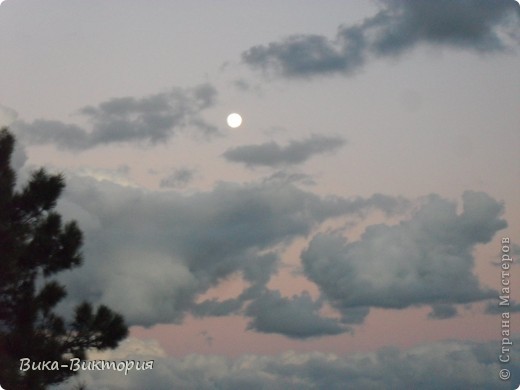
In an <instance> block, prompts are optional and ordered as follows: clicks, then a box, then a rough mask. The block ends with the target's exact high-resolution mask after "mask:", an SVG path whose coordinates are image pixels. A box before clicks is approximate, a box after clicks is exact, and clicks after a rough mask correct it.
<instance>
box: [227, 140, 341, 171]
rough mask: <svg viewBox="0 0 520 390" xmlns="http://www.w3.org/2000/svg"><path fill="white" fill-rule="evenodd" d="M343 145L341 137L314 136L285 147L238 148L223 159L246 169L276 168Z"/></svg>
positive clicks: (254, 146)
mask: <svg viewBox="0 0 520 390" xmlns="http://www.w3.org/2000/svg"><path fill="white" fill-rule="evenodd" d="M345 143H346V141H345V140H344V139H343V138H341V137H330V136H320V135H314V136H312V137H310V138H307V139H305V140H302V141H291V142H289V144H288V145H287V146H280V145H278V144H277V143H276V142H268V143H264V144H260V145H243V146H238V147H236V148H233V149H229V150H227V151H226V152H225V153H224V157H225V158H226V159H227V160H228V161H232V162H240V163H243V164H245V165H247V166H248V167H254V166H269V167H277V166H280V165H294V164H300V163H303V162H305V161H307V160H308V159H310V158H311V157H313V156H314V155H317V154H325V153H331V152H333V151H336V150H338V149H339V148H341V147H342V146H343V145H344V144H345Z"/></svg>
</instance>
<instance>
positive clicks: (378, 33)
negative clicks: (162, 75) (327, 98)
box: [242, 0, 520, 78]
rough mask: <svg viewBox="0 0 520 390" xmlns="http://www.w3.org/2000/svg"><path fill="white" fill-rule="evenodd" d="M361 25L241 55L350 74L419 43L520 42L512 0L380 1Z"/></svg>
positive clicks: (484, 48)
mask: <svg viewBox="0 0 520 390" xmlns="http://www.w3.org/2000/svg"><path fill="white" fill-rule="evenodd" d="M379 3H380V4H381V6H382V8H381V9H380V10H379V12H378V13H377V14H376V15H374V16H373V17H369V18H366V19H365V20H364V21H363V22H362V23H359V24H356V25H352V26H344V25H341V26H339V28H338V32H337V34H336V37H335V38H334V39H329V38H327V37H324V36H322V35H308V34H299V35H293V36H290V37H288V38H285V39H283V40H280V41H278V42H270V43H268V44H267V45H257V46H253V47H251V48H249V49H248V50H246V51H244V52H243V53H242V61H243V62H244V63H245V64H246V65H248V66H250V67H252V68H255V69H262V70H264V71H266V72H267V73H268V74H276V75H281V76H284V77H289V78H300V77H313V76H319V75H327V74H344V75H349V74H352V73H353V72H355V71H357V70H359V69H360V68H361V67H362V66H363V65H364V64H365V63H366V62H367V61H369V60H370V59H372V58H378V57H395V56H398V55H400V54H402V53H404V52H405V51H407V50H411V49H413V48H414V47H416V46H418V45H421V44H430V45H436V46H444V47H452V48H459V49H467V50H472V51H476V52H480V53H484V52H496V51H500V50H504V49H506V48H507V47H509V46H510V41H512V42H514V43H513V44H514V45H517V44H518V43H520V31H519V30H520V29H519V27H518V22H519V20H520V7H518V4H517V3H516V2H515V1H514V0H496V1H487V0H459V1H452V0H437V1H429V0H413V1H412V0H380V1H379Z"/></svg>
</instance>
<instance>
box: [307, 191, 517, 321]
mask: <svg viewBox="0 0 520 390" xmlns="http://www.w3.org/2000/svg"><path fill="white" fill-rule="evenodd" d="M462 199H463V211H462V213H460V214H457V209H456V207H457V205H456V203H455V202H451V201H448V200H445V199H442V198H441V197H439V196H438V195H431V196H429V197H427V198H426V199H425V201H424V203H423V204H422V205H421V207H420V208H419V209H418V210H416V212H415V213H414V214H413V216H412V217H411V218H410V219H409V220H405V221H402V222H400V223H399V224H398V225H393V226H388V225H385V224H379V225H372V226H369V227H367V228H366V230H365V232H364V233H363V235H362V237H361V238H360V240H358V241H355V242H351V243H347V242H346V240H345V239H344V238H343V237H340V236H338V235H334V234H318V235H317V236H315V237H314V238H313V239H312V240H311V242H310V244H309V246H308V248H307V249H306V250H305V251H304V252H303V253H302V256H301V258H302V262H303V267H304V273H305V275H306V276H307V277H308V278H309V279H310V280H312V281H313V282H315V283H316V284H317V285H318V286H319V288H320V291H321V293H322V294H323V295H324V297H325V298H326V299H327V300H328V301H329V302H330V303H331V304H332V305H333V306H334V307H335V308H336V309H338V310H340V311H341V312H342V314H343V315H344V319H343V320H344V322H349V318H348V316H349V312H350V310H352V309H359V308H365V309H366V308H369V307H381V308H395V309H401V308H406V307H410V306H416V305H433V309H434V310H433V315H434V316H435V317H437V318H439V317H449V316H451V315H453V314H454V313H453V310H452V308H451V306H452V305H453V304H459V303H469V302H475V301H480V300H487V299H491V298H496V297H497V292H496V291H493V290H489V289H485V288H483V287H482V286H480V283H479V281H478V279H477V277H476V276H475V275H474V273H473V270H474V258H473V255H472V253H473V250H474V248H475V246H476V245H477V244H480V243H486V242H489V241H490V240H491V238H492V237H493V235H494V234H495V233H496V232H497V231H498V230H500V229H503V228H505V227H506V226H507V224H506V222H505V221H504V220H502V219H500V218H499V217H500V215H501V214H502V212H503V205H502V204H501V203H499V202H497V201H495V200H494V199H492V198H491V197H489V196H488V195H486V194H484V193H480V192H470V191H468V192H465V193H464V194H463V197H462Z"/></svg>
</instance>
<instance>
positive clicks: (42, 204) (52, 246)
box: [0, 128, 128, 390]
mask: <svg viewBox="0 0 520 390" xmlns="http://www.w3.org/2000/svg"><path fill="white" fill-rule="evenodd" d="M14 144H15V139H14V136H13V135H12V134H11V133H10V132H9V131H8V130H7V129H6V128H3V129H1V130H0V385H2V386H4V387H5V388H6V389H8V390H13V389H28V390H29V389H30V390H38V389H45V388H46V387H47V386H48V385H50V384H55V383H60V382H62V381H64V380H66V379H67V378H69V377H70V376H72V375H74V374H75V373H76V372H74V371H70V370H67V369H63V368H62V369H60V370H56V371H51V370H43V371H37V370H26V371H23V370H20V367H21V366H20V365H21V360H20V359H23V358H29V359H30V360H31V362H43V361H57V362H60V365H61V362H63V364H68V363H69V359H70V358H72V357H77V358H79V359H82V360H83V359H85V358H86V351H87V350H88V349H90V348H97V349H100V350H103V349H107V348H115V347H116V346H117V345H118V343H119V342H120V341H121V340H122V339H124V338H125V337H126V336H127V334H128V329H127V327H126V325H125V322H124V319H123V317H122V316H121V315H119V314H116V313H114V312H113V311H112V310H110V309H109V308H108V307H106V306H103V305H101V306H99V307H98V308H97V310H94V309H93V308H92V306H91V305H90V304H89V303H87V302H84V303H82V304H80V305H79V306H78V307H77V308H76V310H75V313H74V315H73V316H72V317H73V318H71V319H70V321H68V322H66V321H65V320H64V319H63V318H62V317H60V316H58V315H57V314H56V313H55V312H54V311H53V309H54V308H55V306H56V305H57V304H58V303H59V302H60V301H61V300H62V299H63V298H64V297H65V295H66V291H65V287H64V286H63V285H61V284H60V283H58V282H57V281H56V280H54V279H53V276H54V275H55V274H56V273H58V272H60V271H64V270H69V269H72V268H75V267H78V266H80V265H81V262H82V255H81V251H80V250H81V246H82V244H83V235H82V232H81V230H80V229H79V228H78V226H77V224H76V223H75V222H74V221H73V222H68V223H63V222H62V218H61V216H60V215H59V214H58V213H57V212H56V211H55V207H56V202H57V200H58V198H59V196H60V194H61V192H62V191H63V189H64V187H65V184H64V179H63V177H62V176H61V175H51V174H49V173H47V172H46V171H45V169H39V170H37V171H36V172H34V173H33V174H32V176H31V178H30V180H29V181H28V183H27V184H26V185H25V186H24V187H23V188H22V189H21V190H19V191H16V190H15V184H16V175H15V172H14V171H13V169H12V168H11V166H10V161H11V156H12V153H13V149H14Z"/></svg>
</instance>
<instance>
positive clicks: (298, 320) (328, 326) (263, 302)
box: [246, 290, 347, 339]
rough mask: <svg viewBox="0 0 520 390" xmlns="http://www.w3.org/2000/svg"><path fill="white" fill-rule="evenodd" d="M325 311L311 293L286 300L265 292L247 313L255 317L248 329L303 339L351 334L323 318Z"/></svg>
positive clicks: (304, 293)
mask: <svg viewBox="0 0 520 390" xmlns="http://www.w3.org/2000/svg"><path fill="white" fill-rule="evenodd" d="M321 307H322V303H321V302H317V301H314V300H313V299H312V297H311V296H310V295H309V294H308V293H307V292H303V293H302V294H300V295H294V296H293V297H291V298H284V297H282V296H281V295H280V293H279V292H278V291H270V290H265V291H264V292H263V293H262V294H261V295H259V296H258V297H257V298H256V299H255V300H254V301H253V302H252V303H251V304H250V305H249V306H248V307H247V309H246V314H247V315H248V316H250V317H252V321H251V322H250V323H249V326H248V329H252V330H256V331H258V332H263V333H278V334H282V335H285V336H288V337H291V338H299V339H304V338H309V337H313V336H323V335H336V334H340V333H344V332H345V331H347V328H346V327H345V326H343V325H341V324H340V323H339V322H338V321H337V320H335V319H333V318H326V317H322V316H320V315H319V313H318V311H319V310H320V309H321Z"/></svg>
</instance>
